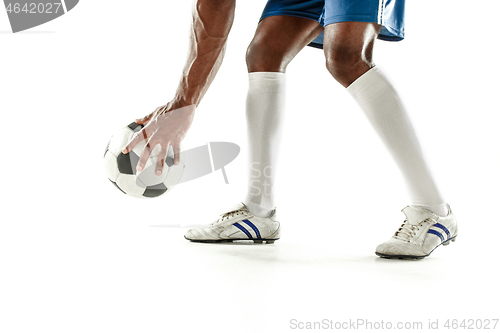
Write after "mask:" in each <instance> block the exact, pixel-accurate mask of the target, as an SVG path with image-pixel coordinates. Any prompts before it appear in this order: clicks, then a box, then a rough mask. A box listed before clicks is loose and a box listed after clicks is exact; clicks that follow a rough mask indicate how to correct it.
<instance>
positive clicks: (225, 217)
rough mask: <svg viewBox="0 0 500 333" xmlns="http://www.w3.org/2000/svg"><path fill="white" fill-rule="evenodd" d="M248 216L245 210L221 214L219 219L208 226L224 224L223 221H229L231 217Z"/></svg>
mask: <svg viewBox="0 0 500 333" xmlns="http://www.w3.org/2000/svg"><path fill="white" fill-rule="evenodd" d="M248 214H249V213H248V210H247V209H245V208H240V209H236V210H232V211H230V212H227V213H224V214H221V216H220V217H219V219H218V220H217V221H215V222H213V223H211V224H210V225H214V224H217V223H221V222H224V221H225V220H228V219H230V218H231V217H233V216H237V215H243V216H247V215H248Z"/></svg>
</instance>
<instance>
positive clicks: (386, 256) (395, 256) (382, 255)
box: [375, 235, 457, 260]
mask: <svg viewBox="0 0 500 333" xmlns="http://www.w3.org/2000/svg"><path fill="white" fill-rule="evenodd" d="M456 240H457V235H455V236H453V237H452V238H450V239H448V240H446V241H445V242H443V243H441V244H439V245H444V246H446V245H449V244H450V242H455V241H456ZM439 245H438V246H436V247H435V248H434V249H433V250H432V251H431V252H429V254H428V255H424V256H412V255H406V254H386V253H380V252H375V254H376V255H378V256H379V257H380V258H384V259H403V260H404V259H406V260H408V259H413V260H417V259H424V258H426V257H428V256H430V255H431V253H432V252H434V250H435V249H437V248H438V247H439Z"/></svg>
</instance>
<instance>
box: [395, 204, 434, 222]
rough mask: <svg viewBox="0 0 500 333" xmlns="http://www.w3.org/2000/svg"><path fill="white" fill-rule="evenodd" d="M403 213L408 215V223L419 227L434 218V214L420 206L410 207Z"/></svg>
mask: <svg viewBox="0 0 500 333" xmlns="http://www.w3.org/2000/svg"><path fill="white" fill-rule="evenodd" d="M402 212H403V213H404V214H405V215H406V220H407V221H408V223H409V224H413V225H417V224H419V223H420V222H422V221H424V220H426V219H428V218H431V217H433V216H434V213H433V212H431V211H430V210H428V209H426V208H424V207H420V206H408V207H405V208H403V210H402Z"/></svg>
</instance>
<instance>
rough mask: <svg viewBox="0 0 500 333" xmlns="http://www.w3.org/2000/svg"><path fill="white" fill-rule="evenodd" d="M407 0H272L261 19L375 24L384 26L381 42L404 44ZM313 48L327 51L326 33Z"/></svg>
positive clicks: (316, 40)
mask: <svg viewBox="0 0 500 333" xmlns="http://www.w3.org/2000/svg"><path fill="white" fill-rule="evenodd" d="M404 11H405V0H269V1H268V2H267V4H266V7H265V8H264V12H263V13H262V16H261V18H260V19H261V20H262V19H264V18H266V17H268V16H277V15H286V16H297V17H303V18H307V19H311V20H315V21H318V22H319V23H320V24H321V25H322V26H323V27H324V26H327V25H329V24H332V23H338V22H373V23H378V24H381V25H382V30H381V31H380V34H379V36H378V38H379V39H382V40H388V41H400V40H402V39H403V38H404V36H405V20H404ZM309 46H313V47H317V48H320V49H322V48H323V33H321V34H320V35H319V36H318V37H317V38H316V39H315V40H314V41H312V42H311V44H309Z"/></svg>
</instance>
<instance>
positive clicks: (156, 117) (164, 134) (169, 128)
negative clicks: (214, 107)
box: [123, 103, 196, 175]
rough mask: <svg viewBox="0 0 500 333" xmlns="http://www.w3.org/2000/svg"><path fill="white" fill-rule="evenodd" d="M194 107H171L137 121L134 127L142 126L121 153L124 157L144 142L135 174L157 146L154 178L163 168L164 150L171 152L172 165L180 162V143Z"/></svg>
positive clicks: (190, 121) (164, 107) (165, 155)
mask: <svg viewBox="0 0 500 333" xmlns="http://www.w3.org/2000/svg"><path fill="white" fill-rule="evenodd" d="M195 109H196V107H195V105H194V104H193V105H189V106H185V107H181V108H175V107H174V106H173V105H172V104H171V103H169V104H167V105H164V106H161V107H159V108H157V109H156V110H155V111H153V112H151V113H150V114H148V115H147V116H145V117H144V118H141V119H137V120H136V123H138V124H141V125H145V126H144V128H143V129H142V130H140V131H139V132H137V133H136V134H135V135H134V136H133V137H132V139H131V140H130V141H129V142H128V143H127V145H126V146H125V148H124V149H123V153H124V154H128V152H130V151H131V150H132V149H133V148H134V147H135V146H136V145H137V144H138V143H139V142H141V141H142V140H146V146H145V147H144V150H143V152H142V154H141V156H140V158H139V162H138V163H137V167H136V169H137V171H139V172H140V171H142V170H143V169H144V166H145V165H146V162H147V160H148V158H149V155H150V154H151V151H152V150H153V149H154V148H155V147H156V145H160V147H161V149H160V153H159V155H158V163H157V165H156V174H157V175H160V174H161V173H162V171H163V167H164V165H165V158H166V157H167V151H168V147H169V146H172V148H173V150H174V164H179V162H180V151H181V148H180V147H181V142H182V140H183V139H184V137H185V136H186V133H187V131H188V130H189V128H190V127H191V123H192V122H193V118H194V111H195Z"/></svg>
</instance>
